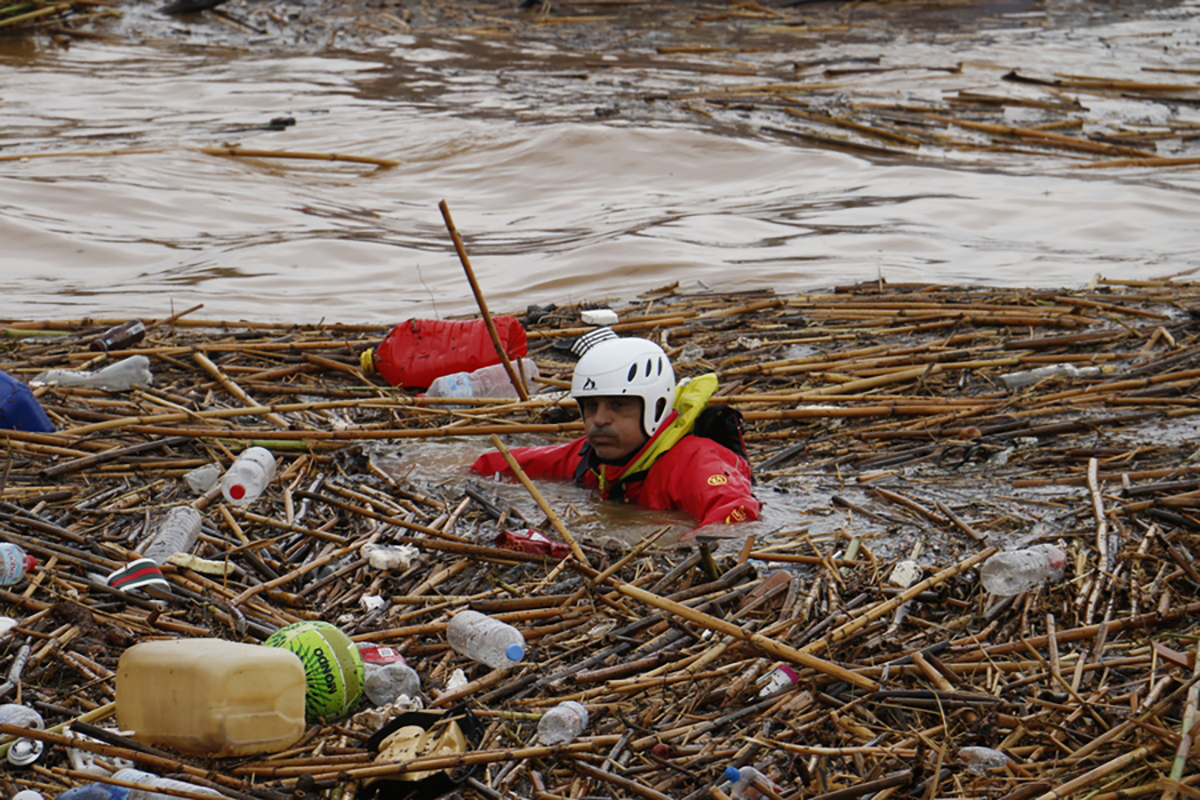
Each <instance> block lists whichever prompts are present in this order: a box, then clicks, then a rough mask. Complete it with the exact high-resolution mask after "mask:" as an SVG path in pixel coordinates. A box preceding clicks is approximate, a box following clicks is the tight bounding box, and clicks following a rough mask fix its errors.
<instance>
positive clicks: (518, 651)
mask: <svg viewBox="0 0 1200 800" xmlns="http://www.w3.org/2000/svg"><path fill="white" fill-rule="evenodd" d="M504 655H506V656H508V660H509V661H520V660H521V659H522V658H524V657H525V648H524V647H522V646H521V645H519V644H517V643H516V642H513V643H512V644H510V645H509V646H508V647H506V648H504Z"/></svg>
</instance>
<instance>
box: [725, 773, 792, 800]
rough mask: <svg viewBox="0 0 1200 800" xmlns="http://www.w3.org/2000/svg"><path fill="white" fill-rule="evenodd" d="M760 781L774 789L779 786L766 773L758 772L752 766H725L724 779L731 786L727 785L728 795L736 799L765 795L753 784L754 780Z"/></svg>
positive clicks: (756, 797) (756, 798)
mask: <svg viewBox="0 0 1200 800" xmlns="http://www.w3.org/2000/svg"><path fill="white" fill-rule="evenodd" d="M756 779H757V780H758V781H761V782H762V783H763V785H765V786H769V787H771V788H772V789H774V790H778V789H779V786H777V785H776V784H775V782H774V781H773V780H771V779H770V778H768V777H767V776H766V775H764V774H762V773H761V772H759V771H758V770H757V769H755V768H754V767H726V768H725V780H727V781H729V782H730V783H731V784H732V786H730V787H729V796H730V797H732V798H734V800H738V799H739V798H745V800H758V798H760V797H766V795H764V794H763V793H762V792H761V791H760V790H759V788H758V787H757V786H755V785H754V781H755V780H756Z"/></svg>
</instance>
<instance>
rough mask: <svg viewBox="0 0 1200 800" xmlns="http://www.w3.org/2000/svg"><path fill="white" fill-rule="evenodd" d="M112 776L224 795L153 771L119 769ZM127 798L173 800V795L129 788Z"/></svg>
mask: <svg viewBox="0 0 1200 800" xmlns="http://www.w3.org/2000/svg"><path fill="white" fill-rule="evenodd" d="M113 777H114V778H116V779H117V780H119V781H128V782H129V783H141V784H145V785H147V786H158V787H160V788H163V789H178V790H179V791H183V792H195V793H196V794H207V795H212V796H213V797H224V796H225V795H223V794H221V793H220V792H218V791H217V790H216V789H210V788H208V787H207V786H197V785H196V784H194V783H187V782H186V781H177V780H175V779H173V778H162V777H159V776H158V775H155V774H154V773H153V772H143V771H142V770H140V769H131V768H128V767H127V768H125V769H119V770H117V771H116V772H114V773H113ZM127 797H128V798H129V800H175V798H174V796H173V795H169V794H163V793H162V792H152V791H148V790H146V789H130V790H129V794H128V795H127Z"/></svg>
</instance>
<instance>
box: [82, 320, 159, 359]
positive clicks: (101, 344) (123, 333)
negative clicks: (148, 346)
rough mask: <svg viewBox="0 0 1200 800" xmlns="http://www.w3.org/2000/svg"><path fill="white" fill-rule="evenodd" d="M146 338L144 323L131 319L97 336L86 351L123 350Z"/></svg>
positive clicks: (105, 351)
mask: <svg viewBox="0 0 1200 800" xmlns="http://www.w3.org/2000/svg"><path fill="white" fill-rule="evenodd" d="M145 336H146V323H144V322H142V321H141V320H140V319H131V320H129V322H123V323H121V324H120V325H118V326H116V327H115V328H109V329H108V330H106V331H105V332H104V333H102V334H100V335H99V336H97V337H96V338H95V339H93V340H92V343H91V344H89V345H88V349H90V350H97V351H100V352H104V353H107V352H108V351H109V350H123V349H124V348H126V347H131V346H133V345H135V344H137V343H138V342H140V341H141V340H142V339H143V338H144V337H145Z"/></svg>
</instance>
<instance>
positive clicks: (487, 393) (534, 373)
mask: <svg viewBox="0 0 1200 800" xmlns="http://www.w3.org/2000/svg"><path fill="white" fill-rule="evenodd" d="M513 369H515V370H516V371H517V374H519V375H524V377H525V385H526V387H529V386H530V385H532V383H533V382H534V381H535V380H537V379H538V378H539V377H541V373H540V372H539V371H538V365H537V363H536V362H534V360H533V359H532V358H522V359H520V360H519V361H514V362H513ZM425 396H426V397H518V394H517V389H516V387H515V386H513V384H512V381H511V380H509V378H508V370H506V369H505V368H504V365H503V364H492V365H491V366H487V367H481V368H479V369H477V370H475V371H474V372H454V373H451V374H450V375H443V376H442V377H440V378H438V379H437V380H435V381H434V382H433V383H431V384H429V390H428V391H426V392H425Z"/></svg>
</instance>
